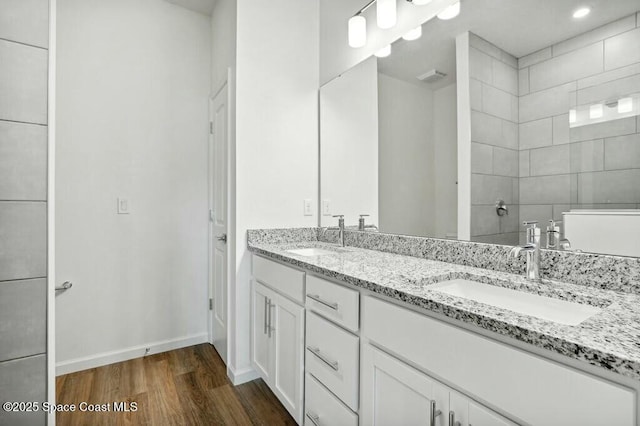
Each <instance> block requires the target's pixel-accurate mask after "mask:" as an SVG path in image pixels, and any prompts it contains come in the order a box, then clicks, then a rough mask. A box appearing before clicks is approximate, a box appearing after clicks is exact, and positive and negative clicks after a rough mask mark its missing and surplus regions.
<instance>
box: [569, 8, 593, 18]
mask: <svg viewBox="0 0 640 426" xmlns="http://www.w3.org/2000/svg"><path fill="white" fill-rule="evenodd" d="M590 12H591V9H589V8H588V7H581V8H580V9H577V10H576V11H575V12H573V17H574V18H576V19H580V18H584V17H585V16H587V15H588V14H589V13H590Z"/></svg>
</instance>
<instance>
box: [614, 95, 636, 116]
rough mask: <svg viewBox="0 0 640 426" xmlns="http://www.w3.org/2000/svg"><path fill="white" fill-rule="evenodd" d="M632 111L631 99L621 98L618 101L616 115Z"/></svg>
mask: <svg viewBox="0 0 640 426" xmlns="http://www.w3.org/2000/svg"><path fill="white" fill-rule="evenodd" d="M631 111H633V98H622V99H620V100H619V101H618V114H624V113H627V112H631Z"/></svg>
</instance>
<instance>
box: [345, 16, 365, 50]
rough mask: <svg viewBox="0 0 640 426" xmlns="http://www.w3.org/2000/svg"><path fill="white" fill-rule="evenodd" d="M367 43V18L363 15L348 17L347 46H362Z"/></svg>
mask: <svg viewBox="0 0 640 426" xmlns="http://www.w3.org/2000/svg"><path fill="white" fill-rule="evenodd" d="M365 44H367V20H366V19H365V18H364V16H360V15H357V16H354V17H353V18H351V19H349V46H351V47H362V46H364V45H365Z"/></svg>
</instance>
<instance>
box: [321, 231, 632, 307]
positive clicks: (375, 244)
mask: <svg viewBox="0 0 640 426" xmlns="http://www.w3.org/2000/svg"><path fill="white" fill-rule="evenodd" d="M336 235H337V232H334V231H328V232H324V233H323V232H319V233H318V236H319V239H320V240H321V241H325V242H330V243H336V242H337V237H336ZM345 244H346V245H348V246H352V247H360V248H365V249H370V250H378V251H384V252H388V253H396V254H402V255H405V256H413V257H419V258H424V259H429V260H438V261H441V262H449V263H457V264H460V265H466V266H473V267H476V268H485V269H491V270H493V271H501V272H509V273H512V274H523V273H524V270H525V259H524V256H521V257H519V258H512V257H509V251H510V250H511V246H503V245H495V244H484V243H474V242H470V241H457V240H443V239H437V238H423V237H412V236H405V235H392V234H382V233H376V232H359V231H347V232H346V233H345ZM540 256H541V257H540V273H541V274H542V276H543V278H548V279H551V280H558V281H562V282H568V283H573V284H580V285H585V286H590V287H595V288H602V289H608V290H617V291H624V292H630V293H635V294H638V295H640V258H634V257H622V256H608V255H599V254H594V253H578V252H568V251H557V250H541V255H540Z"/></svg>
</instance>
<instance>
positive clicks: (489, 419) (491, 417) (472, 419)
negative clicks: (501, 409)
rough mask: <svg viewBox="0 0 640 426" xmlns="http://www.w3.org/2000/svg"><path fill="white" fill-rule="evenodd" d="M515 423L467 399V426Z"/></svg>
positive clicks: (512, 425)
mask: <svg viewBox="0 0 640 426" xmlns="http://www.w3.org/2000/svg"><path fill="white" fill-rule="evenodd" d="M514 425H515V423H512V422H510V421H509V420H507V419H505V418H503V417H502V416H500V415H498V414H496V413H495V412H493V411H492V410H489V409H488V408H486V407H483V406H482V405H478V404H476V403H475V402H473V401H469V423H468V426H514Z"/></svg>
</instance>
